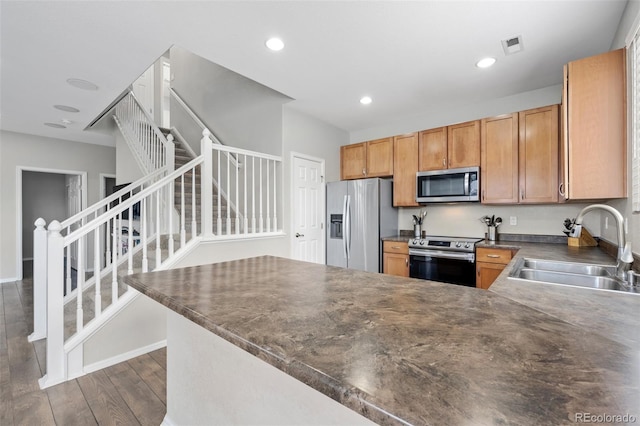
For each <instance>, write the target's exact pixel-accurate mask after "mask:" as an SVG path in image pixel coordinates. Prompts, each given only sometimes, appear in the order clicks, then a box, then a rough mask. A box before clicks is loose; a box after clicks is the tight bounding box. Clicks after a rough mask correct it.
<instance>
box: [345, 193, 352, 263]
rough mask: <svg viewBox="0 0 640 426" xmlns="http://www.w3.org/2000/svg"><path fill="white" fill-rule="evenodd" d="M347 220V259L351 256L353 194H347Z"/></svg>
mask: <svg viewBox="0 0 640 426" xmlns="http://www.w3.org/2000/svg"><path fill="white" fill-rule="evenodd" d="M345 220H346V222H347V226H346V229H345V234H346V235H345V242H346V247H347V260H348V259H350V258H351V196H350V195H347V213H346V217H345Z"/></svg>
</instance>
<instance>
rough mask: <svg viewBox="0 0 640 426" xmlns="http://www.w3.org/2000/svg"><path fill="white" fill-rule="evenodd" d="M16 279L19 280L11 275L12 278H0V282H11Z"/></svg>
mask: <svg viewBox="0 0 640 426" xmlns="http://www.w3.org/2000/svg"><path fill="white" fill-rule="evenodd" d="M16 281H20V280H19V279H18V278H17V277H13V278H0V284H4V283H13V282H16Z"/></svg>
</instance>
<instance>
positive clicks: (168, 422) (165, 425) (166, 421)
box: [160, 414, 177, 426]
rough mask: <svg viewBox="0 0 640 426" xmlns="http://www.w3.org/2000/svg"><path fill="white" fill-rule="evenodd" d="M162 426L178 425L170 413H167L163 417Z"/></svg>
mask: <svg viewBox="0 0 640 426" xmlns="http://www.w3.org/2000/svg"><path fill="white" fill-rule="evenodd" d="M160 426H177V425H176V424H175V423H174V422H172V421H171V419H170V418H169V414H165V415H164V419H162V423H160Z"/></svg>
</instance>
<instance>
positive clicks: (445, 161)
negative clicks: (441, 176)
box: [442, 158, 447, 167]
mask: <svg viewBox="0 0 640 426" xmlns="http://www.w3.org/2000/svg"><path fill="white" fill-rule="evenodd" d="M442 166H443V167H446V166H447V159H446V158H443V159H442Z"/></svg>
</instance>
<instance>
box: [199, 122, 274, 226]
mask: <svg viewBox="0 0 640 426" xmlns="http://www.w3.org/2000/svg"><path fill="white" fill-rule="evenodd" d="M202 134H203V138H202V141H201V146H202V152H203V153H205V154H204V155H205V156H207V157H209V156H210V158H206V157H205V173H208V170H207V164H208V163H211V165H212V168H211V172H212V173H213V179H214V182H218V183H219V185H218V186H217V191H218V192H217V194H218V196H217V197H216V200H215V203H214V204H213V216H215V221H214V222H215V232H214V231H213V229H214V228H213V223H212V224H211V229H212V233H213V234H214V235H217V236H218V237H223V236H227V237H243V236H244V237H246V236H249V235H252V234H265V233H266V234H269V233H274V232H281V230H280V229H279V228H278V226H279V224H278V214H279V213H280V214H281V213H282V212H278V210H279V209H280V208H281V204H282V203H281V202H280V199H279V198H278V195H279V193H280V192H281V191H282V158H281V157H278V156H275V155H269V154H262V153H256V152H254V151H248V150H244V149H239V148H233V147H229V146H226V145H221V144H214V143H212V140H211V138H210V133H209V131H208V130H207V129H205V130H204V131H203V133H202ZM234 160H237V161H234ZM279 188H280V189H279ZM224 198H226V201H227V204H231V205H233V206H234V208H229V207H227V208H224V209H223V199H224ZM208 229H209V223H207V222H203V233H204V235H205V236H206V235H208V234H207V232H208Z"/></svg>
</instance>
